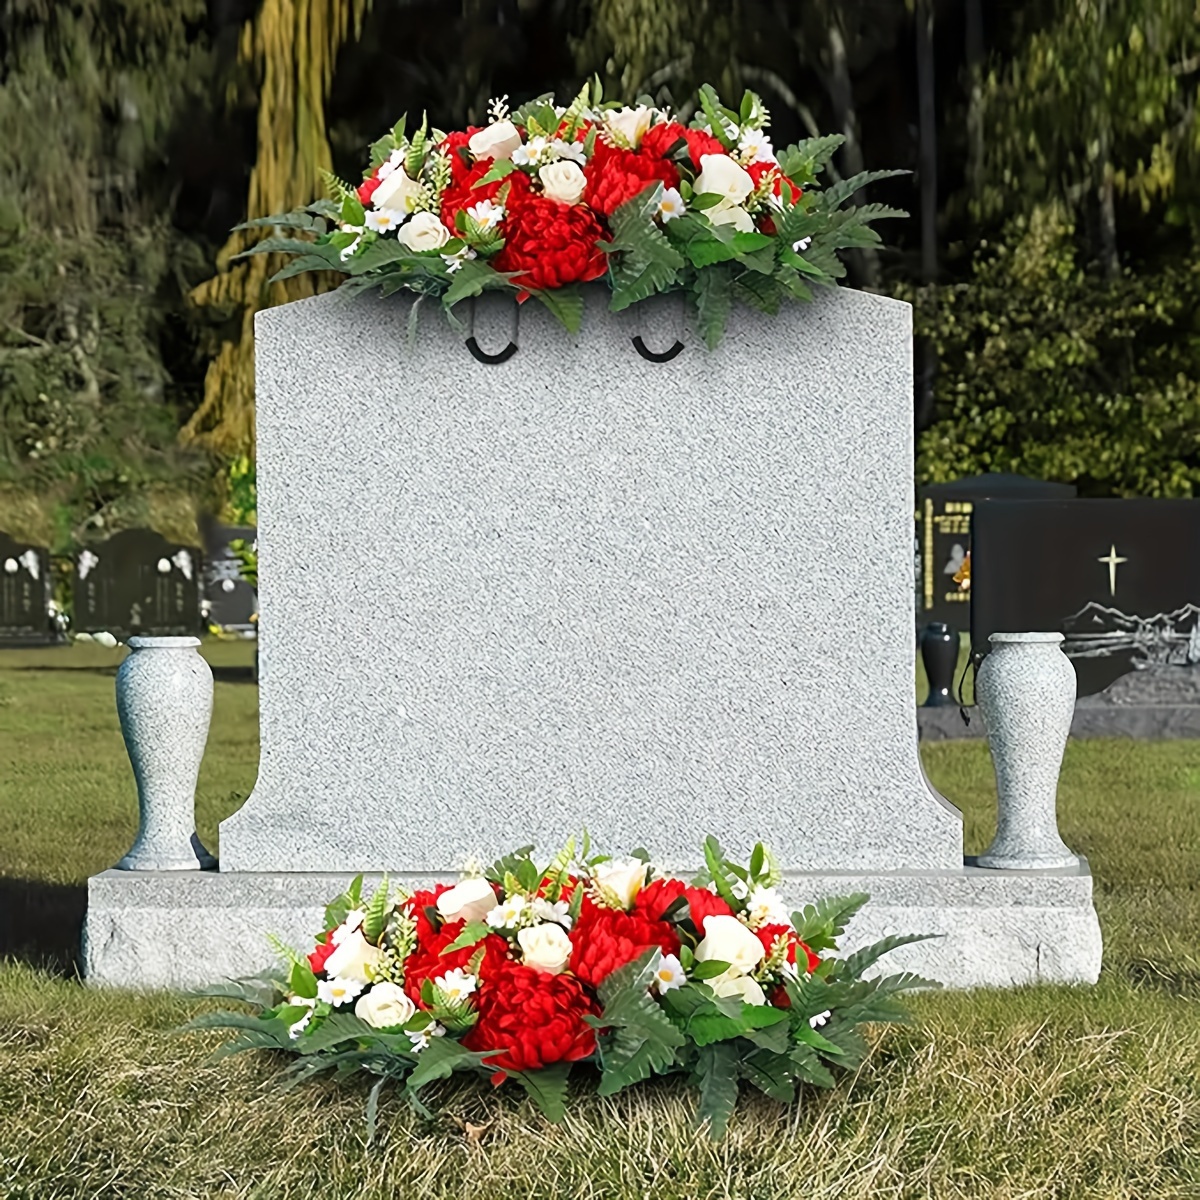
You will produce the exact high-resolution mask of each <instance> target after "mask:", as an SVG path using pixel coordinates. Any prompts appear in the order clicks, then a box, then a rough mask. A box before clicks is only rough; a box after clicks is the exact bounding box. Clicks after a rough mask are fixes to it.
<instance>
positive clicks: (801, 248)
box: [792, 237, 812, 254]
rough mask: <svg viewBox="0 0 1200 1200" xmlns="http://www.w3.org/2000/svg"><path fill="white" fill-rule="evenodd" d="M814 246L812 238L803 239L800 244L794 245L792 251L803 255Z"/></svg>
mask: <svg viewBox="0 0 1200 1200" xmlns="http://www.w3.org/2000/svg"><path fill="white" fill-rule="evenodd" d="M811 245H812V238H810V237H802V238H801V239H800V240H799V241H798V242H793V243H792V250H793V251H795V253H797V254H803V253H804V251H805V250H807V249H808V248H809V246H811Z"/></svg>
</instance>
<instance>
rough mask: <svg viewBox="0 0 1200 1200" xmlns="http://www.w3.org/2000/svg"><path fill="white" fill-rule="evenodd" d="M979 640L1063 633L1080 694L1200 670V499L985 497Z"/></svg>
mask: <svg viewBox="0 0 1200 1200" xmlns="http://www.w3.org/2000/svg"><path fill="white" fill-rule="evenodd" d="M974 545H975V547H976V548H977V553H976V554H975V555H973V556H972V583H971V592H972V603H971V609H972V625H971V641H972V646H973V649H974V650H975V652H976V653H985V652H986V650H987V646H988V636H989V635H990V634H992V633H997V632H1020V631H1024V630H1046V631H1050V632H1059V633H1062V634H1063V635H1064V636H1065V639H1066V640H1065V641H1064V643H1063V650H1064V651H1065V652H1066V653H1067V655H1068V656H1069V657H1070V658H1071V660H1072V662H1074V664H1075V670H1076V673H1077V676H1078V680H1079V694H1080V695H1081V696H1083V695H1088V694H1090V693H1093V692H1098V691H1100V690H1101V689H1102V688H1105V687H1107V686H1108V685H1109V684H1110V683H1112V682H1113V681H1114V680H1115V679H1117V678H1118V677H1119V676H1121V675H1123V674H1125V673H1126V672H1127V671H1130V670H1135V669H1138V668H1142V667H1150V666H1200V553H1198V549H1200V502H1197V501H1195V500H1065V501H1012V500H985V501H981V502H980V503H979V504H977V505H976V507H975V512H974Z"/></svg>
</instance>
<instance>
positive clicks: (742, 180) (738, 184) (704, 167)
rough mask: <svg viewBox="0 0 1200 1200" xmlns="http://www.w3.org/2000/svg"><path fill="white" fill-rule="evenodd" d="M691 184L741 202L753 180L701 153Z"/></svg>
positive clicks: (724, 158)
mask: <svg viewBox="0 0 1200 1200" xmlns="http://www.w3.org/2000/svg"><path fill="white" fill-rule="evenodd" d="M692 186H693V189H694V191H695V194H696V195H697V196H700V195H704V194H706V193H711V194H712V195H716V196H720V197H721V199H722V200H725V201H727V202H728V203H729V204H741V202H742V201H743V200H745V198H746V197H747V196H748V195H750V193H751V192H752V191H754V180H753V179H751V178H750V173H749V172H748V171H746V170H744V169H743V168H742V167H739V166H738V165H737V163H735V162H734V161H733V159H732V158H730V157H729V155H728V154H702V155H701V156H700V174H699V175H697V176H696V182H695V183H694V184H693V185H692ZM376 195H378V192H377V193H376ZM709 211H711V210H709Z"/></svg>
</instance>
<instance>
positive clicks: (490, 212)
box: [467, 200, 504, 229]
mask: <svg viewBox="0 0 1200 1200" xmlns="http://www.w3.org/2000/svg"><path fill="white" fill-rule="evenodd" d="M467 216H468V217H470V218H471V219H472V220H473V221H475V222H476V223H477V224H478V225H479V227H480V228H481V229H495V228H496V226H497V225H499V224H500V222H501V221H503V220H504V205H503V204H497V203H496V202H495V201H494V200H480V201H479V203H478V204H472V205H471V207H470V208H468V209H467Z"/></svg>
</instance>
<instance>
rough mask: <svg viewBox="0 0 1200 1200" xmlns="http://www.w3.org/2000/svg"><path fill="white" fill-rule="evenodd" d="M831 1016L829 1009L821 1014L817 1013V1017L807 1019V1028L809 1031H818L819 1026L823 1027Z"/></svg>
mask: <svg viewBox="0 0 1200 1200" xmlns="http://www.w3.org/2000/svg"><path fill="white" fill-rule="evenodd" d="M831 1016H833V1013H831V1012H830V1011H829V1009H826V1010H825V1011H824V1012H823V1013H817V1015H816V1016H815V1017H809V1018H808V1024H809V1028H810V1029H820V1028H821V1026H822V1025H824V1024H825V1022H826V1021H828V1020H829V1018H830V1017H831Z"/></svg>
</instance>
